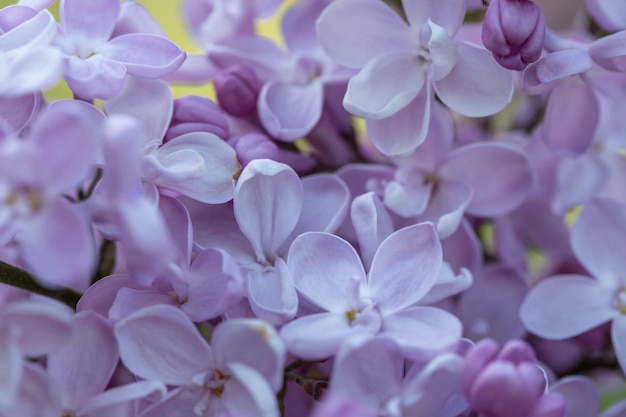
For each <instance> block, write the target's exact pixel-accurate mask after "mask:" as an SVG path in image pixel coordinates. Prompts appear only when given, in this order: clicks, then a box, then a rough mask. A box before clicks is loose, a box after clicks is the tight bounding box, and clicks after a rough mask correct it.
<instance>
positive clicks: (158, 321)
mask: <svg viewBox="0 0 626 417" xmlns="http://www.w3.org/2000/svg"><path fill="white" fill-rule="evenodd" d="M115 335H116V336H117V341H118V343H119V347H120V356H121V358H122V361H123V362H124V364H125V365H126V367H127V368H128V369H129V370H130V371H131V372H133V373H135V374H136V375H137V376H139V377H141V378H145V379H152V380H156V381H161V382H164V383H166V384H171V385H184V384H190V383H191V381H192V378H193V377H194V376H196V375H197V374H199V373H201V372H203V371H205V370H207V369H209V368H212V367H213V365H214V363H213V357H212V353H211V348H210V347H209V345H208V344H207V342H206V341H205V340H204V339H202V337H201V336H200V333H199V332H198V330H197V329H196V328H195V327H194V325H193V323H192V322H191V320H189V318H188V317H187V316H186V315H185V314H184V313H183V312H182V311H180V310H178V309H177V308H174V307H171V306H165V305H159V306H153V307H148V308H145V309H143V310H140V311H138V312H136V313H134V314H132V315H130V316H128V317H126V318H125V319H123V320H121V321H119V322H117V324H116V325H115Z"/></svg>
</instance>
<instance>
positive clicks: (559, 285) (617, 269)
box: [520, 200, 626, 369]
mask: <svg viewBox="0 0 626 417" xmlns="http://www.w3.org/2000/svg"><path fill="white" fill-rule="evenodd" d="M625 219H626V208H625V207H624V206H623V205H622V204H620V203H618V202H616V201H612V200H594V201H591V202H589V203H587V204H586V205H585V207H584V208H583V210H582V212H581V213H580V215H579V217H578V220H577V221H576V223H575V224H574V226H573V228H572V235H571V244H572V247H573V250H574V253H575V254H576V256H577V258H578V259H579V260H580V262H581V263H582V264H583V265H584V267H585V268H586V269H587V270H588V271H589V273H590V274H591V275H592V276H593V277H588V276H584V275H580V274H579V275H575V274H569V275H557V276H555V277H552V278H548V279H545V280H543V281H541V282H540V283H539V284H538V285H537V286H536V287H534V288H533V289H532V290H531V291H530V293H529V294H528V297H527V298H526V300H525V301H524V303H523V305H522V308H521V311H520V315H521V318H522V321H523V322H524V324H525V325H526V327H527V329H528V330H529V331H530V332H532V333H535V334H537V335H539V336H541V337H544V338H547V339H557V340H558V339H566V338H569V337H572V336H576V335H578V334H581V333H583V332H585V331H587V330H590V329H593V328H594V327H597V326H599V325H601V324H603V323H605V322H611V339H612V341H613V346H614V347H615V354H616V355H617V358H618V360H619V362H620V365H621V366H622V369H624V367H625V366H626V359H625V358H626V356H625V355H626V352H625V350H624V338H625V334H626V333H625V331H624V319H623V314H624V313H623V287H624V282H623V280H622V278H621V276H622V271H623V265H622V258H621V257H620V256H617V255H616V254H615V252H614V251H613V250H612V248H614V247H617V246H619V245H620V244H621V240H622V239H623V238H624V236H626V234H625V231H626V220H625Z"/></svg>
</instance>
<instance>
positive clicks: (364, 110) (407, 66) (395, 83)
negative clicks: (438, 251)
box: [343, 6, 497, 119]
mask: <svg viewBox="0 0 626 417" xmlns="http://www.w3.org/2000/svg"><path fill="white" fill-rule="evenodd" d="M385 7H386V6H385ZM496 65H497V64H496ZM426 69H427V67H426V65H425V64H421V63H420V61H419V60H418V59H417V58H416V56H415V55H414V54H409V53H395V54H391V53H388V54H386V55H382V56H379V57H377V58H375V59H373V60H371V61H370V62H368V64H367V65H365V66H364V67H363V69H362V70H361V71H360V72H359V73H358V74H357V75H355V76H354V77H352V78H351V79H350V82H349V83H348V91H347V92H346V95H345V97H344V99H343V106H344V107H345V108H346V110H348V111H349V112H350V113H352V114H354V115H356V116H359V117H363V118H366V119H383V118H385V117H389V116H391V115H393V114H395V113H397V112H398V111H400V110H402V109H403V108H405V107H406V106H407V105H408V104H409V103H410V102H411V101H413V99H415V97H417V95H418V94H419V93H420V91H421V90H422V89H423V87H424V83H425V82H426Z"/></svg>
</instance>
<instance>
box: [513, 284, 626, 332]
mask: <svg viewBox="0 0 626 417" xmlns="http://www.w3.org/2000/svg"><path fill="white" fill-rule="evenodd" d="M614 291H615V288H610V287H607V286H604V285H601V284H600V283H598V282H597V281H595V280H593V279H591V278H587V277H584V276H580V275H561V276H557V277H555V278H550V279H546V280H545V281H542V282H540V283H539V285H537V286H536V287H534V288H533V289H531V290H530V293H529V294H528V296H527V297H526V299H525V300H524V302H523V303H522V307H521V309H520V317H521V319H522V321H523V322H524V325H525V326H526V328H527V329H528V330H529V331H530V332H532V333H534V334H536V335H538V336H541V337H543V338H546V339H555V340H559V339H567V338H569V337H572V336H576V335H578V334H581V333H583V332H585V331H587V330H590V329H593V328H594V327H596V326H599V325H600V324H602V323H605V322H607V321H609V320H611V319H612V318H614V317H616V316H617V315H618V314H619V311H618V310H617V309H615V308H614V307H613V305H612V303H613V292H614Z"/></svg>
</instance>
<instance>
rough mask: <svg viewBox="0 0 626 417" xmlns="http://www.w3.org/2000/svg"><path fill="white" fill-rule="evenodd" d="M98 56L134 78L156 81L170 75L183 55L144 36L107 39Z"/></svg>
mask: <svg viewBox="0 0 626 417" xmlns="http://www.w3.org/2000/svg"><path fill="white" fill-rule="evenodd" d="M99 53H101V54H102V55H104V56H106V57H107V59H110V60H112V61H115V62H119V63H121V64H123V65H124V66H125V67H126V70H127V71H128V73H129V74H131V75H134V76H136V77H145V78H160V77H164V76H166V75H168V74H171V73H172V72H174V71H175V70H176V69H177V68H178V67H180V66H181V65H182V63H183V61H184V60H185V53H184V52H183V51H181V50H180V48H179V47H178V46H176V45H175V44H174V43H172V42H171V41H170V40H168V39H166V38H163V37H161V36H157V35H152V34H148V33H130V34H128V35H122V36H118V37H116V38H113V39H111V40H110V41H109V42H107V43H106V45H104V46H102V47H101V48H99Z"/></svg>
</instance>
